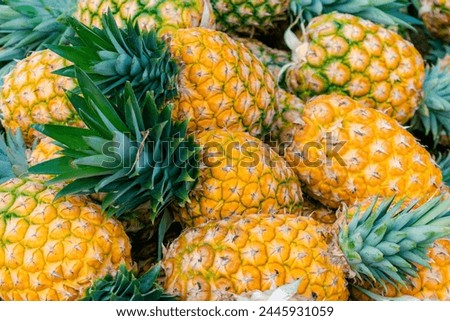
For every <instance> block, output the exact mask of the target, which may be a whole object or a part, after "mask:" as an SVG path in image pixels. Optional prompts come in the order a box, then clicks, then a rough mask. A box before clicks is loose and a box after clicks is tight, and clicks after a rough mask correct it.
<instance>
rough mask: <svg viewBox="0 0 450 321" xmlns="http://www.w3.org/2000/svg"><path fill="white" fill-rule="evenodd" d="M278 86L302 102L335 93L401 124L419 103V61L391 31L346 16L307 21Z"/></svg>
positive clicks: (421, 75)
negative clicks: (296, 96)
mask: <svg viewBox="0 0 450 321" xmlns="http://www.w3.org/2000/svg"><path fill="white" fill-rule="evenodd" d="M304 40H305V44H306V45H302V46H300V47H299V48H297V52H296V57H295V58H294V61H296V63H295V64H294V65H292V66H291V67H290V68H288V70H287V71H286V74H285V79H284V83H283V86H284V87H285V88H287V90H288V91H290V92H292V93H295V94H296V95H298V96H299V97H300V98H302V99H303V100H308V99H310V98H311V97H313V96H316V95H320V94H328V93H341V94H344V95H347V96H350V97H352V98H354V99H357V100H359V101H360V102H361V103H362V104H364V106H366V107H370V108H375V109H378V110H380V111H382V112H384V113H386V114H387V115H389V116H391V117H393V118H395V119H396V120H397V121H398V122H400V123H402V124H404V123H406V122H407V121H408V120H409V119H411V118H412V116H413V115H414V112H415V111H416V110H417V108H418V107H419V104H420V102H421V101H422V86H423V81H424V78H425V67H424V61H423V58H422V57H421V55H420V53H419V52H418V51H417V50H416V48H414V46H413V45H412V44H411V43H410V42H408V41H406V40H405V39H403V38H402V37H401V36H399V35H398V34H396V33H395V32H393V31H391V30H387V29H385V28H383V27H381V26H379V25H376V24H374V23H372V22H370V21H368V20H364V19H361V18H359V17H356V16H352V15H349V14H340V13H331V14H326V15H322V16H319V17H317V18H315V19H313V20H312V21H311V23H310V24H309V25H308V27H307V28H306V35H304Z"/></svg>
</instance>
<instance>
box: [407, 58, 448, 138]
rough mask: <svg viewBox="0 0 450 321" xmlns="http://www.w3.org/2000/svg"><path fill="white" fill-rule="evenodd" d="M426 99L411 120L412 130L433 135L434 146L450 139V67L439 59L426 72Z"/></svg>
mask: <svg viewBox="0 0 450 321" xmlns="http://www.w3.org/2000/svg"><path fill="white" fill-rule="evenodd" d="M423 92H424V99H423V102H422V103H421V104H420V107H419V109H418V110H417V112H416V113H415V114H414V117H413V118H412V120H411V129H413V130H419V131H422V132H423V133H424V134H425V135H428V134H431V137H432V139H433V141H434V145H435V146H436V145H438V144H439V143H440V142H442V144H443V145H445V143H446V140H448V137H450V67H449V66H446V62H445V60H444V59H439V60H438V61H437V63H436V64H435V65H433V66H428V67H427V70H426V77H425V82H424V84H423Z"/></svg>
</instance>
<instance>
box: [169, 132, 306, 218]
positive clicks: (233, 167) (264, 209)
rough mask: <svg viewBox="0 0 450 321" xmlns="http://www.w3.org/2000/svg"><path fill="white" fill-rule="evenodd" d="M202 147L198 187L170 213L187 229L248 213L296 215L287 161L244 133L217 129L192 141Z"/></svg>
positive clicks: (298, 203)
mask: <svg viewBox="0 0 450 321" xmlns="http://www.w3.org/2000/svg"><path fill="white" fill-rule="evenodd" d="M196 139H197V141H198V143H199V144H200V146H202V153H201V155H202V159H203V162H202V165H201V170H200V175H199V182H198V184H197V185H196V186H195V187H194V189H193V191H192V192H191V193H190V196H189V202H187V203H186V204H185V206H184V207H182V208H179V209H176V208H175V210H174V213H175V215H176V216H178V217H180V221H181V222H183V223H184V225H187V226H198V225H200V224H202V223H205V222H207V221H208V220H216V219H222V218H226V217H228V216H231V215H241V214H246V213H277V212H280V211H285V212H289V213H292V214H298V215H300V213H301V209H302V191H301V185H300V181H299V180H298V178H297V176H296V175H295V173H294V171H293V170H292V169H291V168H289V167H288V165H287V164H286V162H285V160H284V159H283V158H281V157H280V156H279V155H278V154H276V153H275V152H274V151H273V150H271V149H270V148H269V147H268V146H267V145H264V144H263V142H261V141H260V140H259V139H257V138H254V137H252V136H250V135H249V134H248V133H239V132H237V133H232V132H228V131H224V130H221V129H217V130H211V131H206V132H203V133H200V134H199V135H198V136H197V137H196Z"/></svg>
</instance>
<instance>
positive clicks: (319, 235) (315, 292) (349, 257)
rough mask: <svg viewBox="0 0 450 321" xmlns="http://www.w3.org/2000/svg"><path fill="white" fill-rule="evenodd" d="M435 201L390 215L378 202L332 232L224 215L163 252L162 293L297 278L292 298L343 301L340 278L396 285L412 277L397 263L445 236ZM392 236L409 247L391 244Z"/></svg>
mask: <svg viewBox="0 0 450 321" xmlns="http://www.w3.org/2000/svg"><path fill="white" fill-rule="evenodd" d="M439 201H440V200H439V198H435V199H432V200H430V201H429V203H427V205H428V206H423V207H420V208H419V209H418V210H417V211H411V210H408V211H406V212H404V213H401V214H398V212H397V210H396V208H395V207H394V206H389V204H390V202H392V200H386V201H385V203H384V204H385V205H386V206H384V207H380V208H381V209H380V208H378V209H376V210H369V211H366V212H362V213H361V215H359V213H358V215H355V217H354V218H353V219H352V220H351V221H350V222H349V223H348V224H345V222H342V221H339V222H337V224H336V225H335V226H334V231H333V229H327V227H325V226H324V225H322V224H320V223H318V222H317V221H315V220H313V219H312V218H309V217H304V216H298V215H291V214H275V215H270V214H248V215H243V216H231V217H229V218H226V219H223V220H219V221H213V222H210V223H206V224H203V225H201V226H198V227H196V228H188V229H185V230H184V231H183V232H182V233H181V235H180V237H178V238H177V239H176V240H175V241H174V242H173V243H172V244H171V245H170V246H169V248H168V250H167V252H166V253H165V257H164V259H163V261H162V267H163V268H164V270H165V276H166V280H165V283H164V288H165V290H166V291H167V292H168V293H171V294H174V295H179V296H180V297H181V299H183V300H217V299H220V298H221V297H224V296H226V295H225V294H226V293H232V294H238V295H239V294H241V293H243V292H252V291H256V290H259V291H267V290H270V289H274V288H276V287H279V286H281V285H283V284H287V283H291V282H293V281H294V280H299V281H300V284H299V286H298V290H297V293H298V294H299V295H300V296H302V297H304V298H305V299H310V300H347V299H348V295H349V294H348V290H347V287H346V277H349V278H352V277H355V276H358V277H360V278H362V279H364V280H368V279H371V280H372V281H374V282H377V283H385V282H387V281H389V282H395V283H397V284H401V283H404V282H405V281H406V279H407V277H408V276H409V275H411V274H413V273H414V269H410V270H408V269H402V268H401V267H403V263H404V262H405V263H407V264H409V263H412V262H417V261H420V260H421V256H422V255H424V254H425V253H426V250H427V247H428V246H429V245H430V243H432V242H433V241H434V240H436V239H437V238H441V237H446V236H448V235H449V234H450V227H449V226H448V219H446V218H448V215H449V213H448V209H449V206H450V200H446V201H445V202H443V203H442V204H439ZM438 204H439V205H438ZM443 218H445V219H443ZM421 219H423V220H424V221H425V222H428V223H423V222H421V221H420V220H421ZM444 221H447V222H446V223H444ZM400 222H401V223H400ZM438 222H441V223H438ZM408 229H413V230H414V232H415V233H414V235H411V233H407V232H406V231H408ZM431 230H433V231H431ZM367 235H370V237H366V236H367ZM374 235H376V236H374ZM393 235H396V237H397V241H398V242H400V241H402V242H403V243H404V244H409V245H411V246H410V247H409V248H407V247H403V246H398V245H397V244H395V243H393V242H395V241H392V237H393ZM413 239H414V240H415V241H417V243H416V242H413V241H412V240H413ZM425 239H426V241H425ZM422 246H423V247H422ZM389 262H392V264H391V263H389ZM391 267H392V269H391ZM396 268H398V269H396ZM386 269H391V271H392V272H391V273H389V274H384V273H382V271H385V270H386Z"/></svg>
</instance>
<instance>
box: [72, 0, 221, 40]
mask: <svg viewBox="0 0 450 321" xmlns="http://www.w3.org/2000/svg"><path fill="white" fill-rule="evenodd" d="M108 9H110V10H111V12H112V14H113V15H114V18H115V20H116V22H117V24H118V25H119V26H123V24H124V23H125V22H126V21H127V20H128V19H131V21H132V22H133V23H138V25H139V27H140V28H141V30H151V29H153V30H156V31H158V33H159V35H165V34H167V33H171V32H173V31H174V30H176V29H178V28H193V27H199V26H207V27H208V26H211V27H212V26H214V20H215V19H214V14H213V12H212V7H211V3H210V2H209V1H205V0H183V1H178V0H169V1H167V0H134V1H122V0H80V2H79V3H78V6H77V11H76V13H75V18H77V19H78V20H80V21H81V22H82V23H84V24H86V25H88V26H95V27H98V28H100V27H101V19H102V16H103V14H104V13H105V12H107V10H108Z"/></svg>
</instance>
